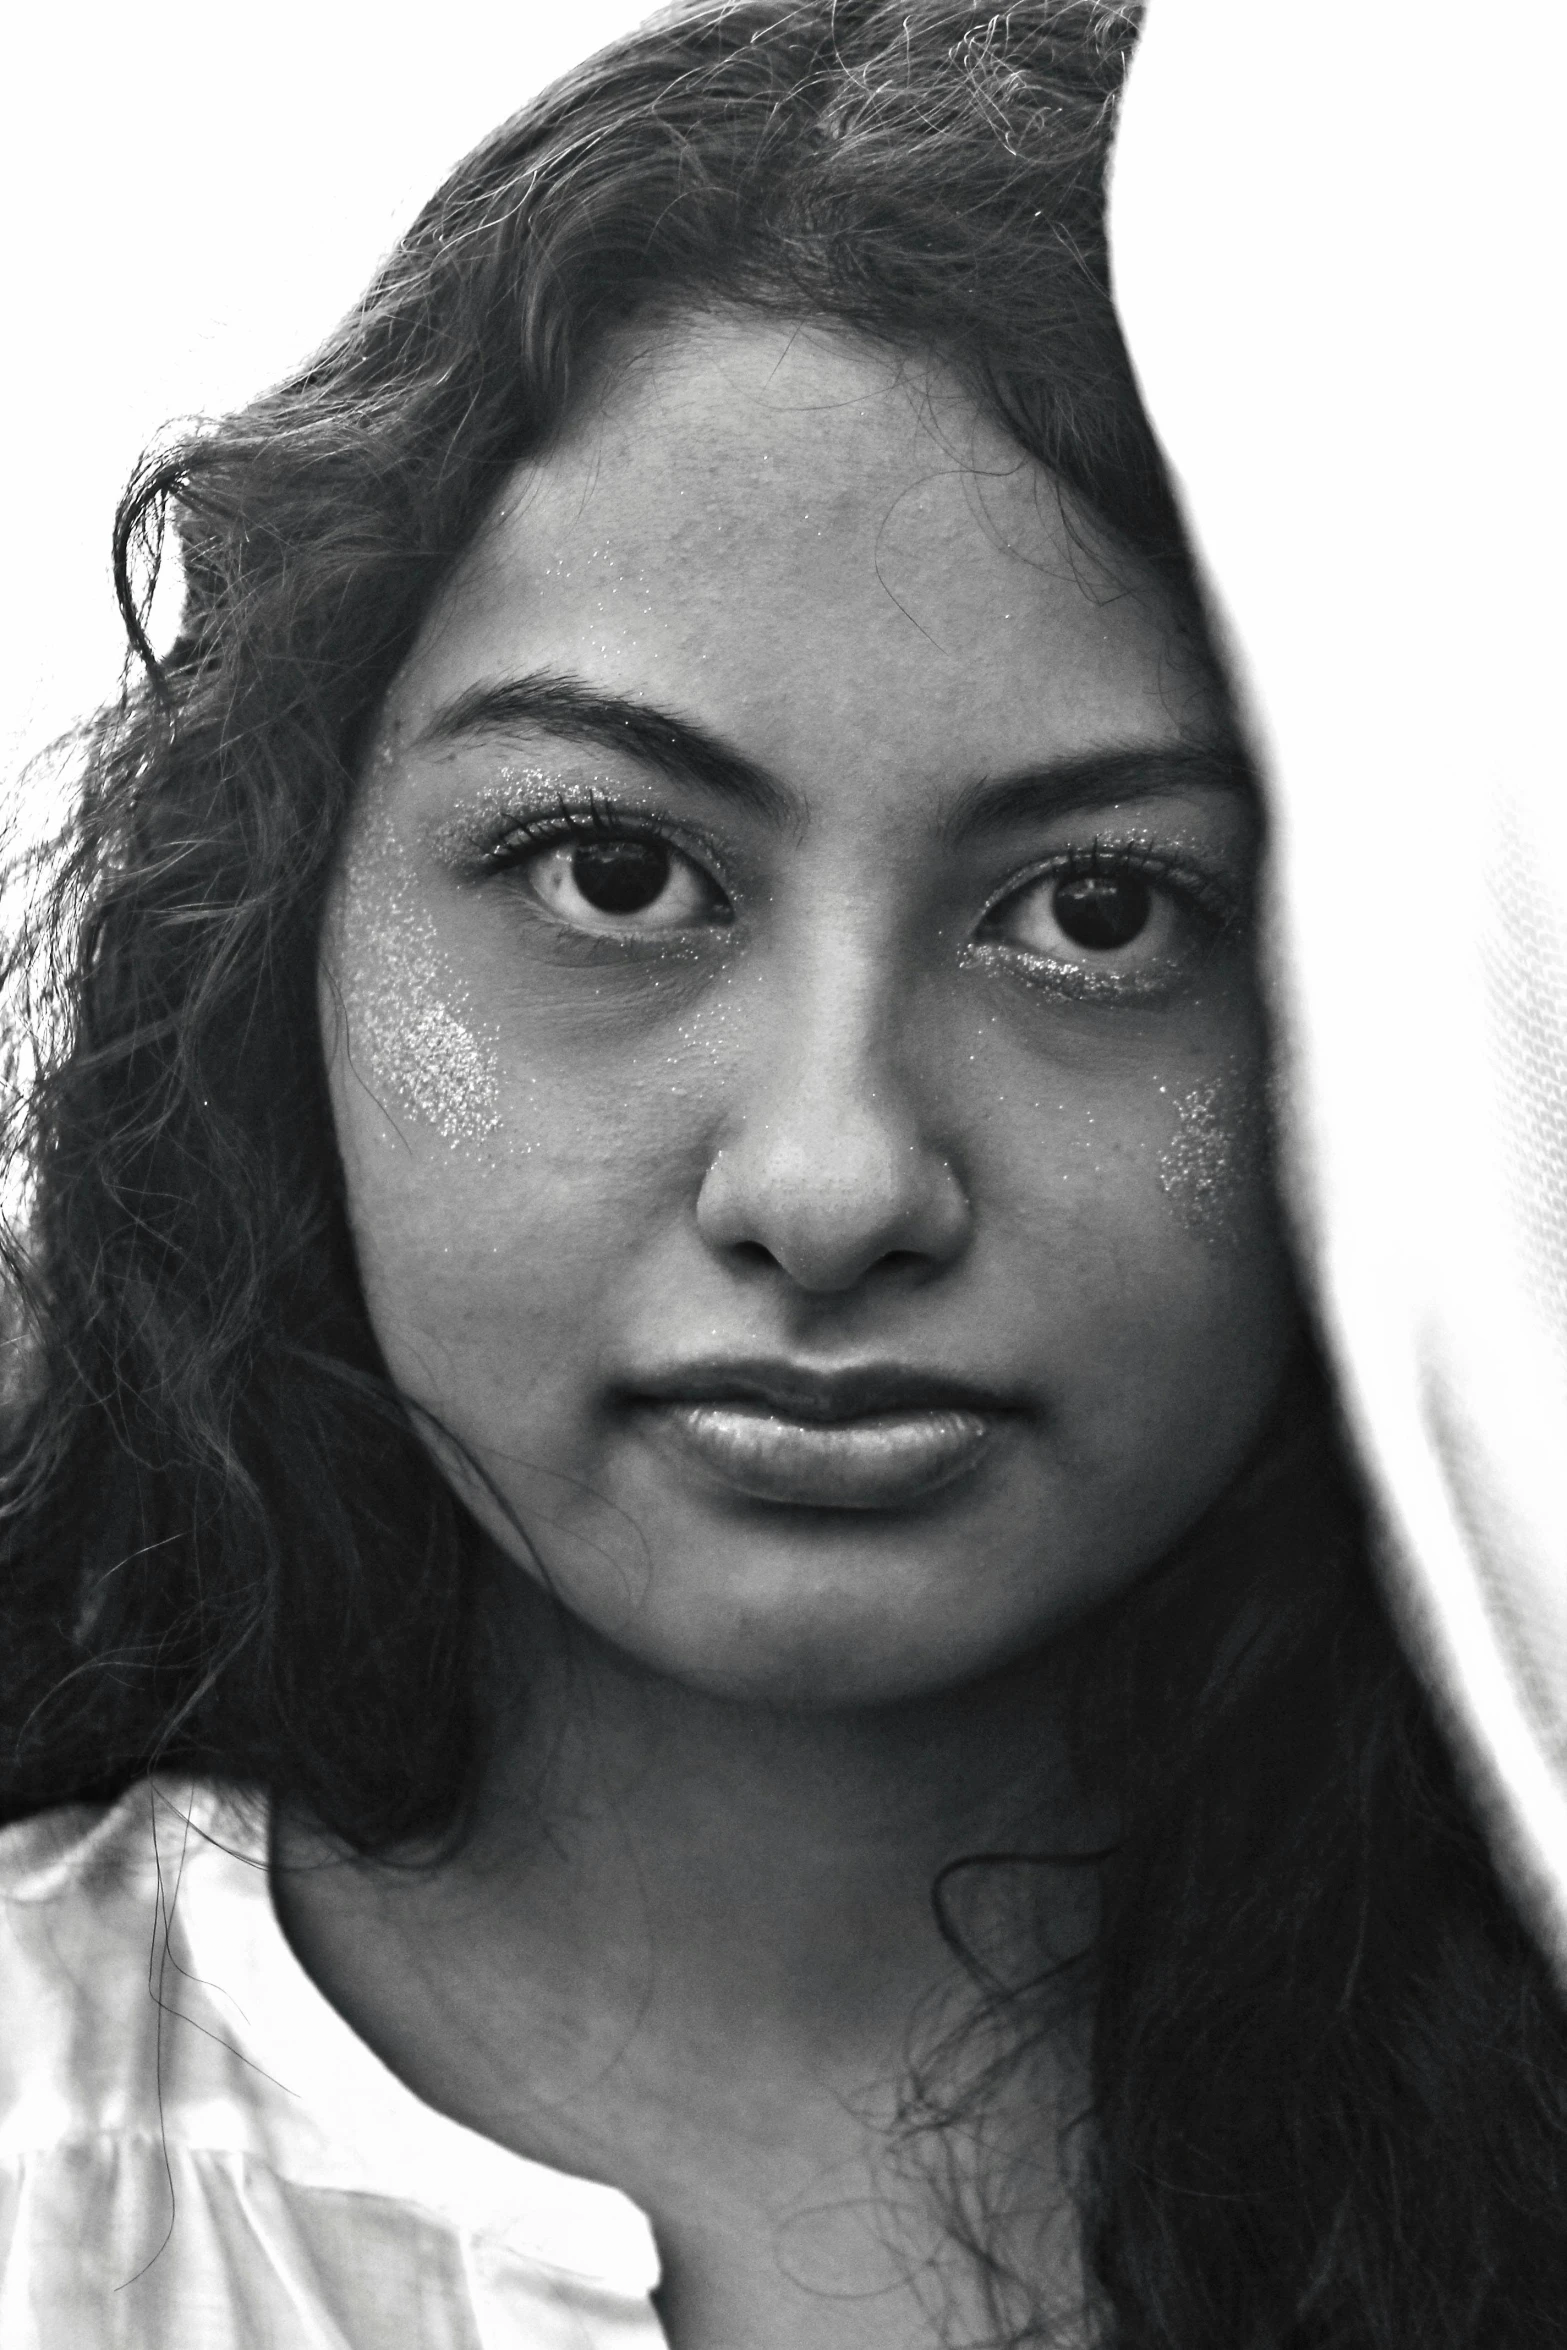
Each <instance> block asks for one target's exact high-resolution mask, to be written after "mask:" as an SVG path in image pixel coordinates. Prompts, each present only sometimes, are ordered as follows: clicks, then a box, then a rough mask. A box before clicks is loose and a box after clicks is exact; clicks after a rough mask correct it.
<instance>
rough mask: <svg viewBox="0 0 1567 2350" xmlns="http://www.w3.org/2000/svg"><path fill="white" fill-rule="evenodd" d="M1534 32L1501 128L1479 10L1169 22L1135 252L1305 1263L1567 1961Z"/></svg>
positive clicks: (1547, 583)
mask: <svg viewBox="0 0 1567 2350" xmlns="http://www.w3.org/2000/svg"><path fill="white" fill-rule="evenodd" d="M1505 44H1506V52H1507V55H1508V56H1509V57H1510V58H1512V59H1515V60H1521V59H1526V60H1527V70H1526V71H1519V72H1516V73H1510V74H1508V75H1507V77H1506V89H1507V98H1506V103H1505V104H1501V103H1497V102H1495V100H1494V96H1493V95H1492V94H1490V93H1489V92H1485V91H1482V88H1481V84H1480V82H1478V81H1477V78H1476V54H1477V53H1476V49H1475V44H1474V17H1473V11H1472V10H1469V9H1463V8H1460V7H1459V6H1458V4H1457V0H1434V4H1433V5H1432V6H1430V7H1428V8H1426V9H1424V10H1421V11H1419V12H1418V13H1417V14H1416V15H1414V16H1411V15H1410V13H1409V12H1408V11H1407V10H1396V9H1395V10H1366V9H1362V10H1359V11H1356V12H1354V13H1353V21H1352V22H1351V20H1350V19H1348V18H1342V17H1340V18H1335V19H1333V20H1332V21H1331V23H1329V24H1328V25H1327V26H1326V28H1325V27H1324V23H1323V20H1322V18H1321V16H1320V13H1319V12H1318V11H1315V10H1312V9H1308V8H1301V7H1293V8H1290V7H1275V8H1258V7H1257V6H1256V5H1255V0H1150V4H1149V8H1148V16H1147V21H1146V26H1145V29H1144V32H1143V36H1142V39H1141V42H1140V44H1139V47H1138V51H1137V55H1136V58H1135V61H1134V64H1133V67H1132V72H1131V79H1130V83H1129V86H1128V90H1127V94H1126V100H1125V105H1124V108H1123V114H1122V121H1121V127H1120V132H1119V137H1118V142H1117V149H1116V159H1115V172H1114V181H1113V189H1112V201H1111V240H1112V250H1113V253H1114V258H1115V273H1116V291H1117V300H1118V303H1119V306H1120V310H1121V314H1122V318H1123V322H1124V325H1125V328H1126V332H1127V338H1128V343H1129V346H1130V349H1131V352H1132V357H1133V360H1134V363H1135V365H1136V367H1137V370H1138V374H1139V377H1140V379H1141V382H1142V385H1143V390H1144V394H1145V397H1146V399H1147V403H1148V408H1149V412H1150V414H1151V416H1152V418H1153V421H1154V423H1155V425H1156V426H1157V428H1158V430H1159V432H1160V435H1161V437H1162V439H1163V440H1164V443H1165V446H1166V449H1167V451H1168V453H1169V456H1170V459H1171V462H1172V465H1173V468H1174V471H1175V473H1176V476H1177V479H1178V481H1179V482H1180V484H1181V485H1182V488H1183V490H1184V494H1185V501H1186V509H1187V514H1188V518H1189V520H1190V523H1191V527H1192V531H1193V535H1194V537H1195V539H1196V542H1197V544H1198V546H1199V548H1200V550H1201V552H1202V555H1203V557H1204V559H1205V562H1206V567H1207V571H1208V576H1209V580H1210V583H1211V587H1212V592H1213V599H1214V605H1215V609H1216V613H1217V617H1218V621H1219V625H1220V629H1221V633H1223V634H1225V635H1226V636H1227V639H1228V643H1229V649H1230V652H1231V656H1232V666H1233V670H1234V673H1235V675H1236V677H1237V679H1238V681H1239V684H1240V689H1241V692H1242V694H1243V696H1244V697H1245V700H1246V702H1247V704H1248V706H1249V717H1250V722H1251V729H1252V733H1253V737H1254V740H1255V743H1256V745H1257V748H1258V751H1259V754H1260V759H1261V764H1262V768H1263V773H1264V779H1265V782H1266V785H1267V789H1268V793H1269V797H1270V801H1271V817H1272V824H1273V840H1274V852H1273V879H1272V900H1273V903H1272V909H1271V920H1270V925H1269V936H1268V942H1267V944H1268V961H1269V965H1270V969H1271V976H1272V980H1273V984H1274V988H1275V994H1276V1011H1277V1033H1278V1040H1279V1053H1280V1064H1281V1084H1280V1111H1281V1120H1280V1123H1281V1129H1282V1145H1283V1164H1284V1174H1285V1179H1286V1185H1287V1189H1288V1194H1289V1198H1290V1202H1291V1205H1292V1208H1293V1211H1294V1215H1295V1220H1296V1229H1297V1235H1298V1239H1299V1244H1300V1253H1301V1257H1302V1260H1303V1263H1304V1265H1305V1267H1306V1269H1307V1272H1308V1274H1309V1276H1310V1278H1311V1280H1312V1282H1313V1285H1314V1290H1315V1298H1316V1303H1317V1306H1318V1309H1319V1312H1320V1315H1321V1319H1322V1325H1323V1330H1324V1335H1325V1337H1326V1339H1327V1342H1328V1346H1329V1350H1330V1353H1331V1355H1332V1358H1333V1362H1334V1367H1335V1370H1336V1373H1337V1377H1338V1383H1339V1388H1340V1392H1341V1394H1342V1396H1343V1398H1344V1403H1345V1406H1346V1410H1347V1413H1348V1417H1349V1421H1350V1425H1351V1429H1352V1433H1353V1435H1354V1438H1355V1440H1356V1442H1357V1444H1358V1446H1359V1450H1360V1455H1361V1458H1362V1461H1363V1463H1364V1465H1365V1468H1366V1472H1367V1475H1368V1479H1369V1482H1370V1484H1371V1486H1372V1489H1373V1492H1374V1494H1375V1495H1376V1497H1377V1498H1378V1500H1379V1502H1380V1504H1381V1510H1382V1514H1383V1519H1384V1528H1385V1533H1384V1545H1383V1548H1384V1559H1385V1570H1386V1575H1387V1579H1388V1587H1389V1590H1390V1593H1391V1595H1392V1598H1393V1600H1394V1603H1395V1605H1396V1607H1397V1610H1398V1613H1399V1616H1400V1619H1401V1622H1402V1624H1403V1627H1404V1631H1405V1634H1406V1638H1407V1640H1408V1642H1409V1645H1410V1647H1411V1650H1412V1653H1413V1654H1414V1656H1415V1657H1416V1659H1417V1662H1418V1663H1419V1665H1420V1667H1421V1669H1422V1670H1423V1671H1424V1673H1425V1675H1426V1677H1427V1679H1428V1682H1429V1685H1430V1687H1431V1689H1432V1691H1433V1693H1434V1695H1435V1697H1436V1699H1437V1702H1438V1704H1439V1706H1440V1707H1441V1709H1442V1712H1443V1714H1444V1716H1445V1718H1446V1721H1447V1724H1448V1727H1449V1730H1450V1732H1451V1735H1452V1737H1453V1739H1454V1742H1455V1744H1456V1746H1457V1748H1458V1750H1459V1752H1460V1754H1461V1755H1462V1757H1463V1758H1464V1760H1465V1761H1466V1763H1467V1765H1468V1767H1469V1771H1470V1776H1471V1782H1472V1786H1473V1789H1474V1793H1475V1796H1476V1798H1477V1800H1478V1802H1479V1804H1480V1806H1481V1808H1482V1810H1483V1812H1484V1814H1485V1816H1486V1818H1487V1820H1488V1822H1489V1825H1490V1830H1491V1834H1492V1837H1493V1841H1494V1846H1495V1850H1496V1853H1497V1856H1498V1858H1499V1860H1500V1862H1501V1864H1502V1867H1503V1869H1504V1871H1505V1873H1506V1874H1507V1875H1508V1877H1509V1879H1510V1881H1511V1883H1512V1886H1513V1889H1514V1891H1515V1893H1516V1895H1517V1898H1518V1900H1519V1902H1520V1904H1521V1906H1522V1907H1523V1909H1524V1910H1525V1912H1526V1914H1527V1915H1528V1916H1529V1917H1530V1918H1531V1919H1532V1920H1533V1923H1534V1925H1535V1927H1536V1929H1537V1931H1538V1933H1539V1936H1540V1939H1541V1941H1542V1944H1543V1945H1544V1947H1545V1948H1546V1950H1547V1951H1548V1952H1549V1953H1550V1954H1551V1955H1552V1956H1553V1957H1554V1959H1555V1961H1556V1962H1557V1964H1558V1966H1559V1968H1560V1969H1561V1972H1562V1975H1563V1979H1564V1980H1567V776H1564V775H1563V772H1562V768H1563V761H1562V728H1561V717H1560V708H1559V703H1560V686H1559V677H1560V668H1561V640H1562V629H1563V613H1562V593H1561V564H1560V558H1559V549H1560V546H1561V543H1562V538H1563V534H1564V529H1567V446H1564V439H1563V434H1562V431H1561V421H1560V413H1559V410H1560V399H1561V394H1560V373H1561V370H1560V353H1559V349H1558V344H1559V340H1560V325H1559V311H1560V300H1559V295H1558V293H1557V288H1558V285H1559V281H1560V242H1561V220H1562V214H1563V197H1564V194H1567V186H1564V182H1567V147H1564V145H1563V141H1562V138H1561V134H1560V121H1559V116H1560V101H1561V90H1562V87H1563V83H1564V81H1567V13H1564V11H1563V10H1562V9H1561V8H1560V7H1559V6H1558V5H1556V4H1555V0H1518V4H1517V5H1516V6H1514V7H1513V8H1511V9H1509V11H1508V13H1507V25H1506V36H1505ZM1482 78H1483V77H1482ZM1498 87H1500V85H1498Z"/></svg>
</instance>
